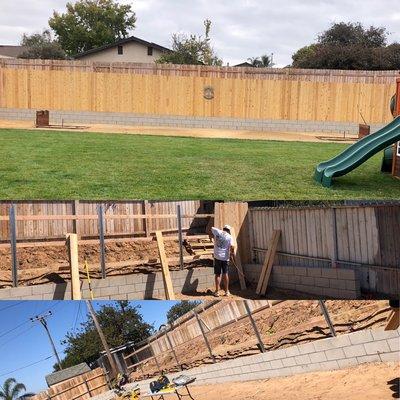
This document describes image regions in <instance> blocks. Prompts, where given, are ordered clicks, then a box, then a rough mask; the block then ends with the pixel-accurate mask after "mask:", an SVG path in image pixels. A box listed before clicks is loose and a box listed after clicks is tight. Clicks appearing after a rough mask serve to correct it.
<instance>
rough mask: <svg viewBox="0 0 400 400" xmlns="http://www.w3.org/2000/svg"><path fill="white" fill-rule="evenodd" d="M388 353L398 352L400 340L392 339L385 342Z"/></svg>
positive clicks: (397, 338)
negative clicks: (388, 349)
mask: <svg viewBox="0 0 400 400" xmlns="http://www.w3.org/2000/svg"><path fill="white" fill-rule="evenodd" d="M387 343H388V345H389V348H390V351H400V338H399V337H394V338H391V339H388V340H387Z"/></svg>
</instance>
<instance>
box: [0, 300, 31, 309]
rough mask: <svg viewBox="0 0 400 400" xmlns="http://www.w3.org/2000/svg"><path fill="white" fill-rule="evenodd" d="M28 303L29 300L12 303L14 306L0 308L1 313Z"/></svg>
mask: <svg viewBox="0 0 400 400" xmlns="http://www.w3.org/2000/svg"><path fill="white" fill-rule="evenodd" d="M27 301H28V300H22V301H18V302H15V301H12V303H13V304H10V305H9V306H6V307H3V308H0V312H1V311H4V310H8V309H9V308H12V307H16V306H18V305H20V304H22V303H26V302H27Z"/></svg>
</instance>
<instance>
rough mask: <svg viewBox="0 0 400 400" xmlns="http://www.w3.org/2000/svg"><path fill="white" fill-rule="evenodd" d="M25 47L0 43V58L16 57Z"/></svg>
mask: <svg viewBox="0 0 400 400" xmlns="http://www.w3.org/2000/svg"><path fill="white" fill-rule="evenodd" d="M25 49H26V48H25V47H24V46H9V45H3V44H0V58H17V57H18V56H19V55H20V54H21V53H22V52H23V51H24V50H25Z"/></svg>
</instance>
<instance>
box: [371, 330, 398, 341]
mask: <svg viewBox="0 0 400 400" xmlns="http://www.w3.org/2000/svg"><path fill="white" fill-rule="evenodd" d="M371 333H372V337H373V338H374V340H385V339H392V338H397V340H399V341H400V336H399V334H398V333H397V331H396V330H391V331H385V330H383V328H380V329H371Z"/></svg>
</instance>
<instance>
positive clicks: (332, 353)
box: [325, 348, 346, 361]
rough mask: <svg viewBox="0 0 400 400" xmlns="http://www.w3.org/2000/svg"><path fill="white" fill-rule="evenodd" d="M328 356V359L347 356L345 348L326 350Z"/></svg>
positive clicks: (338, 358)
mask: <svg viewBox="0 0 400 400" xmlns="http://www.w3.org/2000/svg"><path fill="white" fill-rule="evenodd" d="M325 355H326V358H327V359H328V361H332V360H340V359H341V358H346V356H345V354H344V351H343V349H341V348H338V349H331V350H326V351H325Z"/></svg>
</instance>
